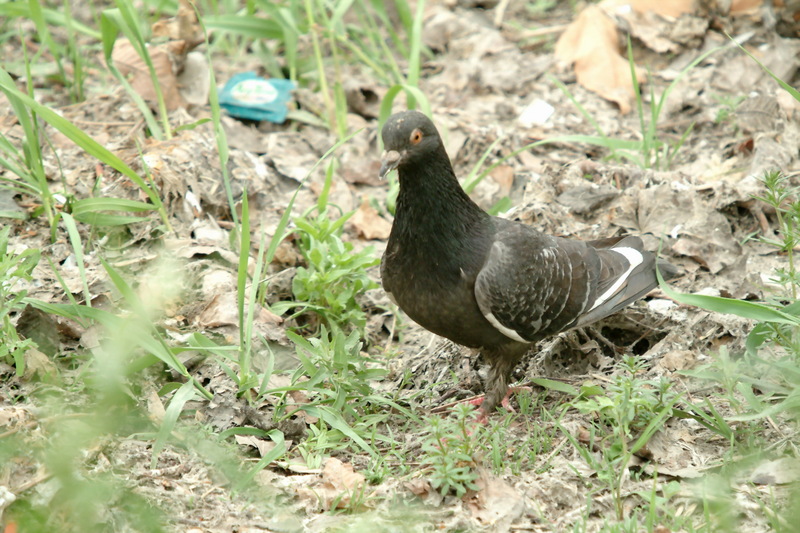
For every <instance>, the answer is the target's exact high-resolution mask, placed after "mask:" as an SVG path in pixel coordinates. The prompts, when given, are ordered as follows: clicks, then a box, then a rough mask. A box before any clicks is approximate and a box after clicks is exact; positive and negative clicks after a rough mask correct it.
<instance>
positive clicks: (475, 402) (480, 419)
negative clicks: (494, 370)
mask: <svg viewBox="0 0 800 533" xmlns="http://www.w3.org/2000/svg"><path fill="white" fill-rule="evenodd" d="M531 390H532V389H531V388H530V387H523V386H516V387H509V388H508V391H507V392H506V395H505V396H503V399H502V400H501V401H500V405H502V406H503V407H504V408H505V409H506V410H507V411H510V412H512V413H514V412H516V411H514V408H513V407H511V403H509V401H508V399H509V398H510V397H511V394H512V393H513V394H516V393H518V392H522V391H531ZM485 399H486V397H485V396H480V397H478V398H475V399H473V400H468V401H467V403H469V404H471V405H475V406H480V405H481V404H482V403H483V400H485ZM488 421H489V414H488V413H487V412H486V411H484V410H483V409H481V412H480V414H479V415H478V422H480V423H481V424H485V423H487V422H488Z"/></svg>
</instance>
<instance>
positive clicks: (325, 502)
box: [297, 457, 366, 510]
mask: <svg viewBox="0 0 800 533" xmlns="http://www.w3.org/2000/svg"><path fill="white" fill-rule="evenodd" d="M365 483H366V479H365V478H364V476H363V475H361V474H359V473H357V472H354V471H353V465H351V464H349V463H343V462H341V461H340V460H339V459H336V458H335V457H330V458H328V460H327V461H326V462H325V466H324V468H323V470H322V480H321V481H320V482H318V483H317V484H316V485H315V486H308V487H300V488H298V490H297V493H298V495H299V496H300V497H301V498H303V499H306V500H310V501H315V502H318V503H319V504H320V505H321V506H322V508H323V509H325V510H328V509H331V508H332V507H333V506H334V505H336V507H337V508H339V509H341V508H344V507H347V506H348V505H349V504H350V498H351V496H352V495H353V494H354V493H356V492H358V491H360V490H361V487H363V486H364V484H365Z"/></svg>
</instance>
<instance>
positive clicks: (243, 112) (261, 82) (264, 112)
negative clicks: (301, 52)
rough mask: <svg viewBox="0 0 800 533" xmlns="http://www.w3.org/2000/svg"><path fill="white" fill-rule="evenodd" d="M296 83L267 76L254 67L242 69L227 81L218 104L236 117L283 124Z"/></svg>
mask: <svg viewBox="0 0 800 533" xmlns="http://www.w3.org/2000/svg"><path fill="white" fill-rule="evenodd" d="M295 87H296V85H295V83H294V82H293V81H291V80H281V79H265V78H262V77H261V76H258V75H257V74H256V73H255V72H252V71H251V72H242V73H240V74H236V75H235V76H233V77H232V78H231V79H229V80H228V83H226V84H225V87H223V89H222V92H221V93H220V95H219V105H220V106H221V107H222V108H223V109H224V110H225V111H227V112H228V114H229V115H231V116H233V117H237V118H243V119H246V120H268V121H269V122H275V123H277V124H281V123H282V122H283V121H284V120H286V114H287V113H288V112H289V108H288V107H287V106H286V104H287V103H288V102H289V100H291V98H292V90H293V89H294V88H295Z"/></svg>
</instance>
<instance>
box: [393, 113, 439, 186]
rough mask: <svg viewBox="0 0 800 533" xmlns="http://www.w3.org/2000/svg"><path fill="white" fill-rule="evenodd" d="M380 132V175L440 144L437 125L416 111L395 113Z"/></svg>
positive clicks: (422, 155) (434, 148)
mask: <svg viewBox="0 0 800 533" xmlns="http://www.w3.org/2000/svg"><path fill="white" fill-rule="evenodd" d="M381 136H382V137H383V148H384V151H383V155H381V171H380V176H381V178H383V177H384V176H386V174H387V173H388V172H389V171H390V170H394V169H396V168H397V167H400V166H403V165H405V164H408V163H411V162H413V161H415V160H418V159H422V158H424V157H425V156H427V155H429V154H431V153H433V152H435V151H436V150H437V149H438V148H439V146H441V140H440V139H439V132H438V131H436V126H434V125H433V122H431V120H430V119H429V118H428V117H426V116H425V115H423V114H422V113H420V112H419V111H403V112H402V113H395V114H394V115H392V116H391V117H389V120H387V121H386V124H384V125H383V130H381Z"/></svg>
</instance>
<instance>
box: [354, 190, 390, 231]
mask: <svg viewBox="0 0 800 533" xmlns="http://www.w3.org/2000/svg"><path fill="white" fill-rule="evenodd" d="M350 224H351V225H352V226H353V228H354V229H355V230H356V233H358V235H359V236H361V237H363V238H365V239H367V240H372V239H388V238H389V233H390V232H391V231H392V225H391V223H389V222H388V221H386V220H385V219H384V218H383V217H381V216H380V214H379V213H378V210H377V209H375V208H374V207H372V205H370V203H369V200H367V199H364V201H363V202H362V203H361V207H359V208H358V211H356V212H355V213H354V214H353V217H352V218H351V219H350Z"/></svg>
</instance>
